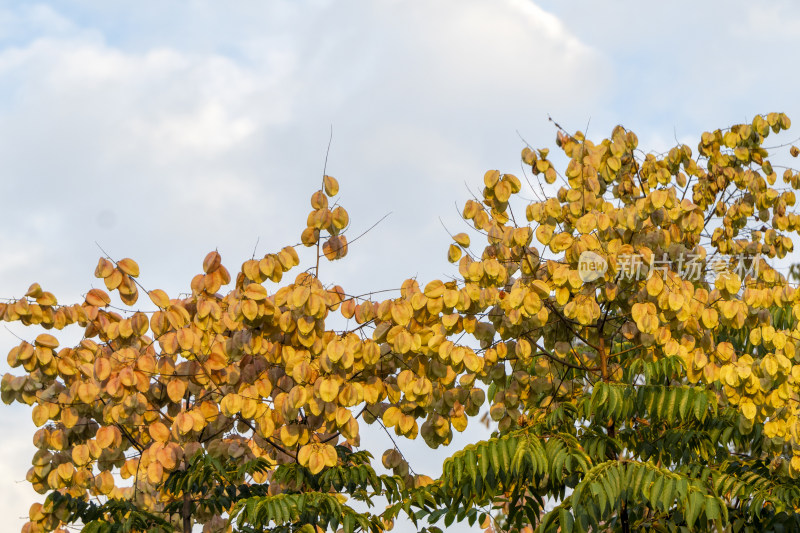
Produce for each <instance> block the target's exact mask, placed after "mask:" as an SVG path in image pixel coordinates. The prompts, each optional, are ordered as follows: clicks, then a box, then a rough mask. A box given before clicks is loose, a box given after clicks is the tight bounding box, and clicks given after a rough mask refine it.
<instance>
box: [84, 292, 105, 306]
mask: <svg viewBox="0 0 800 533" xmlns="http://www.w3.org/2000/svg"><path fill="white" fill-rule="evenodd" d="M86 303H88V304H89V305H94V306H95V307H105V306H107V305H108V304H110V303H111V298H110V297H109V296H108V293H106V292H105V291H102V290H100V289H92V290H90V291H89V292H88V293H87V294H86Z"/></svg>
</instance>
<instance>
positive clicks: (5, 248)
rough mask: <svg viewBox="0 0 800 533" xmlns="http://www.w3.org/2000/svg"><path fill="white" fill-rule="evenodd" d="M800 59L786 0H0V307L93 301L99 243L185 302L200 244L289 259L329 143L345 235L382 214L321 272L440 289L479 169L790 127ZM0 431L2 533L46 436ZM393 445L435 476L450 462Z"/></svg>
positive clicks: (381, 284)
mask: <svg viewBox="0 0 800 533" xmlns="http://www.w3.org/2000/svg"><path fill="white" fill-rule="evenodd" d="M797 50H800V4H797V3H794V2H790V1H773V2H769V3H767V2H757V1H753V0H750V1H748V2H744V1H739V0H728V1H725V2H719V1H708V2H696V1H694V2H684V1H676V2H657V3H655V2H641V1H636V2H634V1H619V2H615V3H613V4H611V3H600V2H593V1H590V0H576V1H570V0H540V1H538V2H534V1H530V0H428V1H421V0H420V1H396V0H372V1H363V2H356V1H347V0H345V1H339V2H332V1H296V0H292V1H272V0H270V1H258V2H257V1H247V0H242V1H239V2H236V3H231V2H228V3H224V4H223V3H219V2H213V1H200V0H194V1H185V2H128V1H120V2H102V1H99V0H91V1H90V0H83V1H72V2H67V1H52V2H39V3H37V2H29V1H26V2H13V1H3V2H0V200H2V215H3V223H2V224H0V298H14V297H20V296H22V295H23V294H24V293H25V291H26V290H27V287H28V286H29V285H30V284H31V283H33V282H34V281H37V282H39V283H41V284H42V286H43V287H44V288H45V290H49V291H52V292H54V293H55V294H56V296H57V297H58V298H59V300H60V301H61V302H73V301H79V300H81V299H82V296H81V295H82V294H85V293H86V292H87V291H88V290H89V289H90V288H92V287H93V286H98V280H96V279H94V277H93V275H92V273H93V271H94V266H95V264H96V262H97V259H98V257H99V256H100V255H101V252H100V249H99V248H100V247H102V248H103V249H104V250H106V251H107V252H108V253H109V254H110V255H112V256H113V257H115V258H122V257H133V258H135V259H136V260H137V261H138V262H139V264H140V266H141V270H142V275H141V278H140V279H141V281H142V283H144V284H145V285H146V286H148V287H151V288H162V289H165V290H167V292H169V293H170V294H175V293H178V292H181V291H185V290H187V289H188V283H189V280H190V279H191V276H193V275H194V274H196V273H198V272H200V269H201V265H202V259H203V257H204V256H205V254H206V253H207V252H208V251H211V250H214V249H218V250H219V252H220V253H221V255H222V258H223V263H225V264H226V265H227V266H228V267H229V268H231V269H237V268H238V267H239V265H241V263H242V262H243V261H244V260H246V259H249V258H250V256H251V255H252V254H253V253H254V250H255V253H256V254H259V255H263V254H264V253H267V252H273V251H276V250H278V249H280V248H281V247H283V246H285V245H288V244H295V243H297V242H298V241H299V236H300V232H301V231H302V229H303V228H304V227H305V219H306V216H307V213H308V211H309V209H310V207H309V196H310V195H311V193H312V192H313V191H314V190H316V189H317V188H318V187H319V183H320V179H321V175H322V171H323V166H324V165H325V160H326V150H327V146H328V143H329V140H330V151H329V153H328V156H327V168H326V170H327V173H328V174H331V175H333V176H335V177H336V178H337V179H338V180H339V182H340V184H341V204H342V205H344V206H345V207H346V208H347V210H348V211H349V213H350V219H351V222H352V228H353V229H352V234H351V235H358V234H359V233H361V232H362V231H365V230H367V229H368V228H370V227H371V226H372V225H373V224H375V223H376V222H377V221H379V220H381V219H382V217H384V216H385V215H387V214H388V215H389V216H388V217H386V218H385V219H384V220H383V221H382V222H381V223H380V224H378V225H377V226H376V227H375V228H374V229H372V230H371V231H369V232H368V233H367V234H366V235H365V236H364V237H363V238H361V239H360V240H359V241H358V242H357V243H354V245H353V246H352V247H351V250H350V254H349V256H348V258H347V259H346V260H345V261H342V262H338V263H330V264H324V265H323V267H322V268H323V270H322V277H323V278H324V280H325V281H326V282H328V283H338V284H341V285H342V286H344V287H345V288H346V289H347V291H348V292H349V293H365V292H369V291H373V290H380V289H391V288H396V287H398V286H399V284H400V283H401V282H402V280H403V279H405V278H408V277H413V276H416V277H417V278H418V279H419V280H420V281H421V282H422V283H424V282H425V280H430V279H434V278H440V277H443V276H448V275H451V274H453V273H455V270H454V268H453V267H452V266H450V265H449V264H448V263H447V261H446V259H445V257H446V256H445V254H446V249H447V245H448V244H449V242H450V240H449V236H448V233H447V231H450V232H452V233H456V232H458V231H463V230H464V229H465V228H466V226H464V223H463V222H462V221H461V220H460V217H459V216H458V210H459V207H460V206H462V205H463V203H464V201H465V200H467V199H468V198H470V196H471V192H470V191H479V190H480V188H481V187H482V186H481V183H482V176H483V173H484V172H485V171H486V170H488V169H499V170H501V171H503V172H511V173H516V174H520V173H521V172H522V170H521V166H520V156H519V154H520V151H521V149H522V148H523V147H524V146H525V143H526V142H527V143H529V144H531V145H533V146H535V147H545V146H551V147H554V138H555V129H554V127H553V124H552V123H551V122H550V121H549V120H548V117H552V118H553V120H555V121H557V122H558V123H559V124H561V125H562V126H564V127H565V128H566V129H568V130H573V131H574V130H582V131H586V132H587V133H588V136H589V137H590V138H596V139H602V138H603V137H604V136H606V135H609V134H610V132H611V130H612V129H613V127H614V126H615V125H617V124H623V125H624V126H626V127H627V128H629V129H632V130H633V131H635V132H636V133H637V135H638V137H639V141H640V143H639V144H640V147H641V148H643V149H644V150H646V151H647V150H656V151H661V150H664V149H666V148H669V147H671V146H672V145H674V144H675V143H676V142H687V143H689V144H692V145H694V146H696V143H697V139H698V138H699V135H700V133H702V132H703V131H706V130H709V129H715V128H717V127H725V126H728V125H731V124H733V123H737V122H742V121H749V120H751V119H752V117H753V115H754V114H756V113H767V112H771V111H782V112H785V113H787V114H788V115H789V117H790V118H794V119H795V120H797V121H800V101H798V99H797V96H796V95H797V87H798V86H800V85H799V84H800V71H799V70H798V69H797V68H796V58H795V57H794V54H795V53H796V51H797ZM331 132H332V135H331ZM100 285H102V284H100ZM15 335H20V336H24V337H32V336H33V332H28V331H25V330H24V328H20V327H19V326H17V325H13V324H12V325H8V328H5V327H3V328H0V350H2V351H3V352H6V351H7V350H8V349H10V348H11V347H12V346H13V345H15V344H17V343H18V342H19V341H18V340H17V339H16V338H15ZM0 359H2V363H0V367H2V368H1V369H0V370H2V373H4V372H6V371H8V367H7V365H6V363H5V358H0ZM0 427H2V428H3V432H4V435H3V439H2V440H0V529H2V531H15V530H18V529H19V528H20V527H21V525H22V524H23V523H24V518H23V517H24V516H25V515H26V514H27V509H28V507H29V506H30V504H31V503H32V502H33V501H35V499H36V496H37V495H36V494H35V493H33V492H32V490H30V489H29V488H28V487H27V484H26V482H25V481H24V477H25V472H26V471H27V469H28V468H29V466H28V465H29V464H30V457H31V456H32V453H33V450H34V449H33V445H32V443H31V437H32V435H33V432H34V430H35V427H34V425H33V422H32V421H31V419H30V411H29V409H27V408H24V407H20V406H0ZM487 436H488V430H486V429H485V428H484V429H481V428H480V427H478V426H477V424H476V425H475V427H473V428H472V429H470V430H468V431H467V432H466V433H465V434H464V435H461V436H459V439H458V440H457V441H456V442H455V443H454V444H455V446H459V445H463V444H465V443H467V442H470V441H475V440H479V439H482V438H485V437H487ZM371 438H374V439H376V440H375V447H376V448H378V449H380V450H382V449H384V448H386V447H388V446H389V443H388V442H382V441H380V435H379V434H376V435H375V436H374V437H371ZM370 445H372V442H371V443H370ZM401 448H402V449H403V450H404V452H406V453H407V455H408V456H409V457H410V458H412V466H415V463H414V460H415V459H416V460H417V461H418V464H419V468H416V467H415V469H416V470H417V471H419V472H422V473H429V474H430V475H433V476H435V475H437V474H438V473H439V471H440V468H441V462H442V460H443V459H444V458H445V457H446V456H447V455H449V453H452V452H453V451H454V450H455V449H457V448H455V447H454V448H453V449H451V450H449V451H448V450H437V451H435V452H429V451H428V450H427V449H426V447H425V445H424V443H422V442H415V443H403V444H401ZM409 528H410V526H408V525H407V524H405V525H401V526H400V527H398V529H397V530H398V531H411V530H413V529H409Z"/></svg>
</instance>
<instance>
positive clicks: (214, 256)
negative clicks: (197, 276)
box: [203, 250, 222, 274]
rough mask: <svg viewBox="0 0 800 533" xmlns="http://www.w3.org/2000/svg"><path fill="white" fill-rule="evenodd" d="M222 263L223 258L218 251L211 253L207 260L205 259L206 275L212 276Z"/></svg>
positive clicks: (204, 268)
mask: <svg viewBox="0 0 800 533" xmlns="http://www.w3.org/2000/svg"><path fill="white" fill-rule="evenodd" d="M221 263H222V257H221V256H220V255H219V252H217V251H216V250H215V251H213V252H209V253H208V254H207V255H206V257H205V259H203V272H205V273H206V274H210V273H212V272H214V271H216V270H217V269H218V268H219V266H220V264H221Z"/></svg>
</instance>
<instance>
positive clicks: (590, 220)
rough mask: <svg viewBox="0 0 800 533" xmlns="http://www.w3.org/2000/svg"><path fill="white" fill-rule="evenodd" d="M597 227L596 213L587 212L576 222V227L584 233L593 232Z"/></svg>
mask: <svg viewBox="0 0 800 533" xmlns="http://www.w3.org/2000/svg"><path fill="white" fill-rule="evenodd" d="M596 227H597V219H596V218H595V216H594V214H592V213H587V214H585V215H583V216H582V217H581V218H579V219H578V220H577V221H576V222H575V229H577V230H578V231H579V232H581V233H583V234H584V235H585V234H587V233H591V232H592V231H594V229H595V228H596Z"/></svg>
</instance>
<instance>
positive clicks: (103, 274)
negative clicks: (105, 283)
mask: <svg viewBox="0 0 800 533" xmlns="http://www.w3.org/2000/svg"><path fill="white" fill-rule="evenodd" d="M112 272H114V263H112V262H111V261H109V260H108V259H106V258H105V257H101V258H100V260H99V261H98V262H97V267H96V268H95V269H94V275H95V277H97V278H107V277H108V276H110V275H111V273H112Z"/></svg>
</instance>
